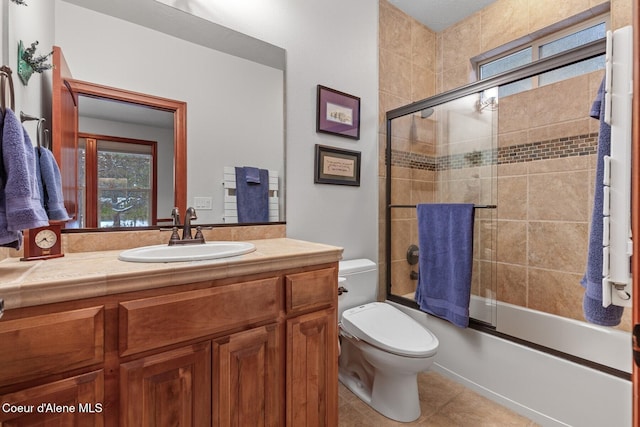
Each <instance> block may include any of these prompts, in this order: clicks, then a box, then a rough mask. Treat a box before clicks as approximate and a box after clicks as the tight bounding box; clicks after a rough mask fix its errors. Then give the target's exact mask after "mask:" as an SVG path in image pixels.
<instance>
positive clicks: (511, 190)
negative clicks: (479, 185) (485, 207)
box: [497, 165, 529, 220]
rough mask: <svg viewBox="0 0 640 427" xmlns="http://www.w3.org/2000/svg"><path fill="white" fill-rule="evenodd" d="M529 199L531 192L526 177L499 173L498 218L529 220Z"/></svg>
mask: <svg viewBox="0 0 640 427" xmlns="http://www.w3.org/2000/svg"><path fill="white" fill-rule="evenodd" d="M515 167H516V166H515V165H514V168H515ZM520 169H522V167H520ZM500 170H504V168H499V169H498V171H500ZM528 197H529V190H528V181H527V177H526V176H501V175H500V172H498V209H497V211H498V212H497V214H498V218H500V219H510V220H525V219H527V207H528V205H529V204H528Z"/></svg>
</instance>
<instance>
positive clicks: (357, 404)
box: [339, 371, 538, 427]
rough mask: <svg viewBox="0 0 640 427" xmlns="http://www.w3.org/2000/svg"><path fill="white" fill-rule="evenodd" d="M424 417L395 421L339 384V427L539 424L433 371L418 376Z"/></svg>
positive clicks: (517, 426)
mask: <svg viewBox="0 0 640 427" xmlns="http://www.w3.org/2000/svg"><path fill="white" fill-rule="evenodd" d="M418 389H419V393H420V406H421V408H422V415H421V416H420V418H418V419H417V420H416V421H414V422H412V423H399V422H396V421H392V420H390V419H388V418H386V417H384V416H383V415H380V414H379V413H378V412H376V411H375V410H373V409H371V407H369V406H368V405H367V404H366V403H364V402H362V401H361V400H360V399H358V398H357V397H356V396H355V395H354V394H353V393H351V391H349V389H347V388H346V387H345V386H343V385H342V384H341V383H340V385H339V402H340V403H339V408H340V409H339V417H340V422H339V427H391V426H420V427H427V426H428V427H489V426H492V427H493V426H495V427H506V426H512V427H534V426H537V425H538V424H536V423H534V422H533V421H531V420H529V419H527V418H525V417H523V416H522V415H519V414H516V413H515V412H513V411H511V410H509V409H507V408H505V407H503V406H500V405H498V404H497V403H494V402H493V401H491V400H489V399H487V398H486V397H484V396H481V395H479V394H478V393H475V392H474V391H472V390H470V389H468V388H466V387H464V386H462V385H460V384H458V383H456V382H454V381H452V380H450V379H448V378H446V377H444V376H443V375H441V374H438V373H436V372H433V371H429V372H423V373H421V374H419V376H418Z"/></svg>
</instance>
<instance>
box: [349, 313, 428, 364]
mask: <svg viewBox="0 0 640 427" xmlns="http://www.w3.org/2000/svg"><path fill="white" fill-rule="evenodd" d="M341 322H342V327H343V328H344V329H345V331H346V332H348V333H349V334H351V335H353V336H355V337H357V338H359V339H361V340H363V341H365V342H367V343H369V344H371V345H373V346H375V347H378V348H381V349H383V350H386V351H389V352H391V353H395V354H398V355H401V356H409V357H429V356H431V355H433V354H435V352H436V350H437V349H438V339H437V338H436V337H435V336H434V335H433V334H432V333H431V332H430V331H429V330H427V329H425V328H424V327H423V326H422V325H420V324H419V323H418V322H416V321H415V320H414V319H412V318H411V317H409V316H408V315H406V314H404V313H403V312H401V311H400V310H398V309H396V308H395V307H393V306H391V305H390V304H387V303H382V302H372V303H369V304H365V305H361V306H358V307H354V308H351V309H349V310H345V311H344V313H342V320H341Z"/></svg>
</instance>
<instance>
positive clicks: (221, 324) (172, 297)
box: [0, 263, 338, 427]
mask: <svg viewBox="0 0 640 427" xmlns="http://www.w3.org/2000/svg"><path fill="white" fill-rule="evenodd" d="M336 310H337V263H329V264H323V265H320V266H315V267H304V268H297V269H292V270H285V271H278V272H273V273H269V274H266V273H263V274H257V275H252V276H247V277H237V278H233V279H231V278H229V279H222V280H214V281H209V282H201V283H195V284H184V285H176V286H172V287H170V288H158V289H148V290H144V291H139V292H130V293H124V294H115V295H109V296H105V297H100V298H92V299H87V300H77V301H70V302H65V303H59V304H50V305H45V306H39V307H27V308H24V309H15V310H7V311H6V313H5V318H4V319H2V320H0V340H1V341H0V342H3V345H2V346H0V404H4V403H10V404H14V405H21V404H24V405H29V404H30V402H37V401H43V402H44V403H58V404H60V405H68V406H69V407H75V408H76V410H77V408H78V407H79V405H84V406H83V408H84V409H85V410H84V411H83V412H82V413H78V412H76V413H74V414H70V413H66V414H42V413H31V414H29V413H22V414H19V413H18V414H16V413H5V412H4V411H0V425H8V426H9V425H42V424H47V425H48V423H50V422H53V423H54V424H59V425H92V426H93V425H95V426H101V425H110V426H116V425H120V426H136V427H138V426H161V427H164V426H167V425H175V426H244V425H251V426H285V425H286V426H292V427H304V426H336V425H337V422H338V413H337V404H338V395H337V391H338V382H337V381H338V379H337V357H338V353H337V344H338V337H337V319H336ZM51 322H57V323H51ZM65 328H66V329H65ZM56 331H57V332H56ZM43 335H48V336H43ZM41 341H42V342H43V343H41ZM4 343H17V344H19V350H20V352H19V354H18V353H16V352H12V351H10V348H11V345H5V344H4ZM66 361H68V362H69V364H68V365H65V362H66ZM43 399H44V400H43ZM21 402H23V403H21ZM86 409H93V410H94V412H93V413H92V412H89V411H87V410H86ZM96 409H97V410H96ZM75 417H78V418H75Z"/></svg>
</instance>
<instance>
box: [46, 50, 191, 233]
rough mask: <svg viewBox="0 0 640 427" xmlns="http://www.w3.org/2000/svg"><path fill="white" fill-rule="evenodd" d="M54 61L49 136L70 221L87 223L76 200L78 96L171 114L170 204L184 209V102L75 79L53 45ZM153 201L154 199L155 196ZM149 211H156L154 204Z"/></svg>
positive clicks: (155, 221) (185, 177)
mask: <svg viewBox="0 0 640 427" xmlns="http://www.w3.org/2000/svg"><path fill="white" fill-rule="evenodd" d="M53 61H54V74H53V81H52V86H53V88H52V89H53V91H52V92H53V93H52V105H53V108H52V136H53V141H55V143H54V144H53V147H52V151H53V153H54V156H55V157H56V160H57V161H58V164H59V165H60V169H61V172H62V187H63V195H64V199H65V207H66V208H67V211H68V212H69V215H70V216H72V217H73V218H74V221H73V222H72V223H76V224H78V223H80V227H82V228H84V227H85V226H86V225H85V224H84V222H83V221H80V218H79V208H80V207H81V206H82V205H83V201H81V200H78V193H79V192H78V189H79V187H80V183H79V181H78V151H79V147H78V140H79V101H80V99H81V97H91V98H95V99H100V100H107V101H112V102H117V103H127V104H132V105H136V106H141V107H145V108H149V109H153V110H160V111H164V112H168V113H171V114H173V165H171V167H172V173H173V176H172V184H173V204H172V205H173V206H176V207H178V209H179V210H180V212H184V211H185V210H186V204H187V203H186V199H187V146H186V140H187V135H186V133H187V131H186V129H187V126H186V117H187V104H186V102H183V101H176V100H172V99H167V98H162V97H158V96H154V95H148V94H142V93H137V92H133V91H128V90H124V89H119V88H113V87H109V86H104V85H100V84H95V83H91V82H85V81H80V80H74V79H73V78H72V77H71V72H70V70H69V68H68V66H67V65H66V61H65V60H64V55H63V54H62V50H61V49H60V48H59V47H54V54H53ZM153 203H154V204H155V203H156V200H155V199H154V200H153ZM152 211H154V212H155V211H156V209H155V205H154V209H152ZM159 215H161V213H159ZM95 222H96V220H94V221H92V222H89V223H88V224H89V225H94V226H95ZM149 222H150V224H149V225H156V224H157V222H158V218H156V217H155V215H154V217H153V219H152V220H151V221H149ZM118 225H119V224H118Z"/></svg>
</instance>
